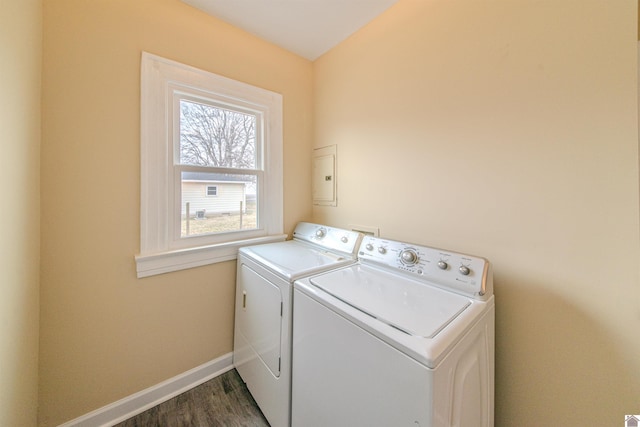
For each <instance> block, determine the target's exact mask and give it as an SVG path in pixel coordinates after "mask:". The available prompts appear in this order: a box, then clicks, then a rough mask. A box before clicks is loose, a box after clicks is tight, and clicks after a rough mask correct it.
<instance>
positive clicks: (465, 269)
mask: <svg viewBox="0 0 640 427" xmlns="http://www.w3.org/2000/svg"><path fill="white" fill-rule="evenodd" d="M458 271H460V274H462V275H463V276H468V275H469V273H471V270H469V267H467V266H466V265H461V266H460V268H458Z"/></svg>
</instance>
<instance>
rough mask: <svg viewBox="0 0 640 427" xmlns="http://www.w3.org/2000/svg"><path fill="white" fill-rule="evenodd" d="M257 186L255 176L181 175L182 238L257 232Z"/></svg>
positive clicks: (194, 173) (187, 173) (189, 173)
mask: <svg viewBox="0 0 640 427" xmlns="http://www.w3.org/2000/svg"><path fill="white" fill-rule="evenodd" d="M257 182H258V181H257V177H256V176H255V175H240V174H221V173H202V172H182V185H181V190H182V200H181V208H180V209H181V230H182V231H181V233H180V235H181V237H189V236H199V235H203V234H214V233H226V232H229V231H238V230H254V229H256V228H257V226H258V210H257V192H256V189H257ZM212 188H215V194H212ZM213 195H215V197H212V196H213Z"/></svg>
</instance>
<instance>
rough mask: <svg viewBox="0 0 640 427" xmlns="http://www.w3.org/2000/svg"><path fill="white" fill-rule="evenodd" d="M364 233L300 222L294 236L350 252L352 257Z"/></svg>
mask: <svg viewBox="0 0 640 427" xmlns="http://www.w3.org/2000/svg"><path fill="white" fill-rule="evenodd" d="M361 237H362V235H361V234H360V233H358V232H357V231H350V230H343V229H341V228H335V227H329V226H326V225H321V224H312V223H309V222H300V223H298V225H297V226H296V229H295V230H294V232H293V238H294V239H297V240H304V241H307V242H310V243H313V244H315V245H318V246H321V247H323V248H327V249H331V250H334V251H339V252H344V253H346V254H350V255H351V256H352V257H353V255H355V251H356V249H357V248H358V245H359V244H360V239H361Z"/></svg>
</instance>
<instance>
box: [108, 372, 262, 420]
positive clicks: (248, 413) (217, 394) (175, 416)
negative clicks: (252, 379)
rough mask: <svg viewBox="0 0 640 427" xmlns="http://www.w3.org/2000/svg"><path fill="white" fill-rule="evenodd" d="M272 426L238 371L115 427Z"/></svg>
mask: <svg viewBox="0 0 640 427" xmlns="http://www.w3.org/2000/svg"><path fill="white" fill-rule="evenodd" d="M158 426H162V427H210V426H211V427H214V426H220V427H269V423H268V422H267V420H266V419H265V418H264V415H262V412H260V409H259V408H258V406H257V405H256V402H255V401H254V400H253V397H251V394H249V391H248V390H247V387H246V386H245V384H244V383H243V382H242V379H241V378H240V375H238V372H237V371H236V370H235V369H232V370H231V371H228V372H225V373H224V374H222V375H220V376H219V377H216V378H213V379H212V380H209V381H207V382H206V383H204V384H202V385H200V386H198V387H195V388H193V389H191V390H189V391H186V392H184V393H182V394H180V395H178V396H176V397H174V398H173V399H170V400H168V401H166V402H164V403H161V404H160V405H158V406H154V407H153V408H151V409H149V410H147V411H145V412H143V413H141V414H138V415H136V416H135V417H133V418H130V419H128V420H126V421H124V422H122V423H120V424H116V426H115V427H158Z"/></svg>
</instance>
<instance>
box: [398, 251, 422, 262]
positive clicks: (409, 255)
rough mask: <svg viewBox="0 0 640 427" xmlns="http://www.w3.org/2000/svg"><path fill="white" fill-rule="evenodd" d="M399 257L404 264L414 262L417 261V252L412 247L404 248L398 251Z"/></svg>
mask: <svg viewBox="0 0 640 427" xmlns="http://www.w3.org/2000/svg"><path fill="white" fill-rule="evenodd" d="M400 259H401V260H402V262H403V263H405V264H415V263H416V262H418V254H417V253H416V251H414V250H413V249H405V250H404V251H402V252H401V253H400Z"/></svg>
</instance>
